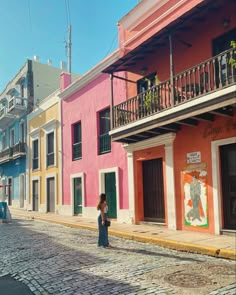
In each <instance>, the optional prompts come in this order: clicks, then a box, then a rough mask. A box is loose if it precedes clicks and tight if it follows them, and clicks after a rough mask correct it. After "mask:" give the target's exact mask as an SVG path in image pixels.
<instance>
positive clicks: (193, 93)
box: [113, 49, 236, 128]
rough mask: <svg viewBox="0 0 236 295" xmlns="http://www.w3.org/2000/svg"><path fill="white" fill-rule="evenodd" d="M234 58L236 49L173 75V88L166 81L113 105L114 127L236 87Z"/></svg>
mask: <svg viewBox="0 0 236 295" xmlns="http://www.w3.org/2000/svg"><path fill="white" fill-rule="evenodd" d="M235 55H236V54H235V50H233V49H230V50H227V51H224V52H222V53H220V54H219V55H217V56H214V57H212V58H210V59H208V60H206V61H204V62H202V63H200V64H198V65H196V66H194V67H192V68H190V69H188V70H186V71H184V72H182V73H180V74H178V75H176V76H174V79H173V80H174V83H173V85H171V81H170V80H166V81H164V82H162V83H159V84H158V85H155V86H153V87H151V88H149V89H148V90H147V91H145V92H142V93H139V94H138V95H136V96H135V97H132V98H130V99H128V100H126V101H124V102H122V103H120V104H118V105H116V106H114V107H113V128H117V127H120V126H123V125H126V124H129V123H131V122H134V121H137V120H140V119H142V118H144V117H147V116H150V115H153V114H155V113H158V112H161V111H163V110H166V109H168V108H173V107H175V106H176V105H178V104H180V103H184V102H186V101H189V100H191V99H195V98H197V97H200V96H202V95H205V94H206V93H211V92H215V91H218V90H220V89H222V88H224V87H227V86H230V85H233V84H235V83H236V69H235V68H234V67H233V65H232V63H230V62H229V61H230V59H232V58H234V59H235Z"/></svg>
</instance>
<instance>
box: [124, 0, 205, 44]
mask: <svg viewBox="0 0 236 295" xmlns="http://www.w3.org/2000/svg"><path fill="white" fill-rule="evenodd" d="M188 1H189V0H180V1H179V2H178V3H176V4H175V5H174V6H172V7H171V8H170V9H168V10H167V11H166V12H164V13H162V15H160V16H159V17H157V18H156V19H155V20H154V21H153V22H151V23H149V24H148V25H147V26H146V27H144V28H143V29H142V30H141V31H139V32H138V33H137V34H135V35H133V36H132V37H131V38H130V39H128V40H127V41H126V42H124V44H123V47H128V46H130V43H132V42H134V41H136V40H138V39H139V38H140V36H141V35H143V34H145V33H146V32H147V31H148V30H150V29H151V28H152V27H154V26H155V25H157V24H158V23H159V22H160V21H161V20H162V19H164V18H166V17H168V15H170V14H171V13H173V11H175V10H176V9H178V8H179V7H180V6H182V5H183V4H184V3H186V2H188ZM201 1H202V0H200V1H199V2H201ZM163 5H164V4H163ZM152 13H153V11H152ZM146 17H147V16H145V18H146ZM135 26H137V25H135ZM165 26H166V24H165Z"/></svg>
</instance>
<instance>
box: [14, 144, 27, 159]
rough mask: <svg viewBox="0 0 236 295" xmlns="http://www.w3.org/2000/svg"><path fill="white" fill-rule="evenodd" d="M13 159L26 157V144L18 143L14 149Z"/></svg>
mask: <svg viewBox="0 0 236 295" xmlns="http://www.w3.org/2000/svg"><path fill="white" fill-rule="evenodd" d="M11 149H12V158H13V159H16V158H19V157H22V156H25V155H26V147H25V143H24V142H18V143H17V144H15V145H14V146H13V147H12V148H11Z"/></svg>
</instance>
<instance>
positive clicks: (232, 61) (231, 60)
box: [229, 41, 236, 68]
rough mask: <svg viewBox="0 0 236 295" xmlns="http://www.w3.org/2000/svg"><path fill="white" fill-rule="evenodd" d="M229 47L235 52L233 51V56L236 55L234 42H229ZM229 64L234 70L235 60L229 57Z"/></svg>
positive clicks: (235, 42) (235, 43)
mask: <svg viewBox="0 0 236 295" xmlns="http://www.w3.org/2000/svg"><path fill="white" fill-rule="evenodd" d="M230 45H231V47H232V48H233V49H235V50H234V51H233V54H234V55H235V54H236V41H231V42H230ZM229 63H230V64H232V66H233V67H234V68H236V59H235V58H233V57H231V58H230V60H229Z"/></svg>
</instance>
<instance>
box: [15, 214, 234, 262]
mask: <svg viewBox="0 0 236 295" xmlns="http://www.w3.org/2000/svg"><path fill="white" fill-rule="evenodd" d="M13 216H18V217H24V218H28V219H37V220H42V221H46V222H51V223H55V224H60V225H64V226H67V227H71V228H81V229H86V230H91V231H96V232H97V231H98V229H97V228H96V227H94V226H92V225H86V224H74V223H71V222H66V221H61V220H57V219H55V220H52V219H50V218H46V217H42V216H33V215H32V216H31V215H25V214H18V213H13ZM109 235H111V236H115V237H119V238H123V239H129V240H133V241H137V242H142V243H148V244H153V245H157V246H160V247H164V248H169V249H172V250H177V251H182V252H189V253H196V254H202V255H208V256H213V257H219V258H225V259H230V260H236V251H235V250H227V249H218V248H215V247H208V246H202V245H198V244H192V243H184V242H179V241H174V240H169V239H164V238H156V237H155V238H154V237H147V236H143V235H137V234H133V233H127V232H122V231H118V230H114V229H110V230H109Z"/></svg>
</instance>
